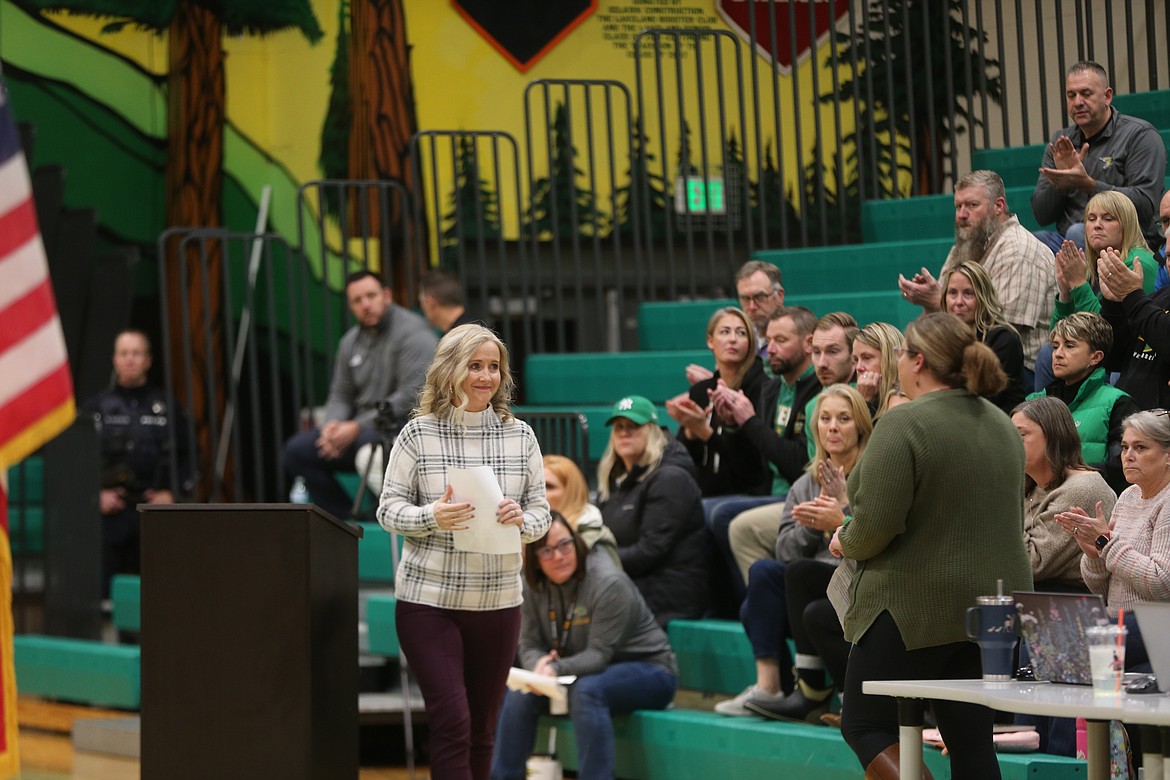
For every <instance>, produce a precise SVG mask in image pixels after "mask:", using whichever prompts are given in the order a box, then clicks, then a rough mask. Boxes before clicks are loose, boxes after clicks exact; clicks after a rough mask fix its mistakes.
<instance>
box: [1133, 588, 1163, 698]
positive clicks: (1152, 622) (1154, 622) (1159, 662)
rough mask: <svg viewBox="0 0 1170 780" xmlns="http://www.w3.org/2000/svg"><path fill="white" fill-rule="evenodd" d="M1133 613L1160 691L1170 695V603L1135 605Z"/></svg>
mask: <svg viewBox="0 0 1170 780" xmlns="http://www.w3.org/2000/svg"><path fill="white" fill-rule="evenodd" d="M1133 611H1134V614H1135V615H1137V622H1138V630H1139V631H1141V632H1142V642H1143V643H1144V644H1145V646H1146V653H1147V654H1149V656H1150V666H1152V667H1153V668H1154V676H1155V677H1156V678H1157V679H1158V690H1159V691H1161V692H1162V693H1170V603H1168V602H1164V601H1161V602H1150V603H1145V604H1134V605H1133Z"/></svg>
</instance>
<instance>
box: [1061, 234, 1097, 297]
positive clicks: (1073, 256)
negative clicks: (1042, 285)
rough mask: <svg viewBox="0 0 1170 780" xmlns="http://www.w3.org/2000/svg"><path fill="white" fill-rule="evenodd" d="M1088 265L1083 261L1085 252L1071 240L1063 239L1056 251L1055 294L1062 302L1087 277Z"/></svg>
mask: <svg viewBox="0 0 1170 780" xmlns="http://www.w3.org/2000/svg"><path fill="white" fill-rule="evenodd" d="M1088 273H1089V267H1088V265H1087V264H1086V262H1085V253H1084V252H1082V251H1081V248H1080V247H1078V246H1077V245H1076V244H1074V243H1073V242H1072V241H1065V242H1064V243H1063V244H1061V245H1060V251H1059V252H1057V253H1056V294H1057V296H1058V297H1059V298H1060V300H1061V301H1062V302H1064V303H1068V300H1069V293H1070V292H1071V291H1072V290H1073V289H1074V288H1076V287H1080V286H1081V285H1082V284H1084V283H1085V281H1086V279H1087V278H1088Z"/></svg>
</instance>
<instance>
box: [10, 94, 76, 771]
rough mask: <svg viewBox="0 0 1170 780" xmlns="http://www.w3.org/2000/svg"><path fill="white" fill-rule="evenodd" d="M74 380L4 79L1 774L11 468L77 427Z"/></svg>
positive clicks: (14, 766)
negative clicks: (65, 430)
mask: <svg viewBox="0 0 1170 780" xmlns="http://www.w3.org/2000/svg"><path fill="white" fill-rule="evenodd" d="M75 416H76V412H75V409H74V404H73V381H72V379H71V378H70V374H69V356H68V355H67V354H66V352H65V337H64V335H63V333H62V332H61V321H60V319H58V317H57V302H56V300H55V299H54V297H53V286H52V283H51V282H50V279H49V266H48V262H47V261H46V258H45V247H44V244H42V243H41V233H40V230H39V229H38V228H37V215H36V210H35V209H34V208H33V199H32V185H31V182H30V180H29V176H28V167H27V166H26V164H25V160H24V154H23V153H22V151H21V148H20V135H19V134H18V133H17V130H16V122H15V121H14V120H13V118H12V112H11V110H9V107H8V90H7V88H6V86H5V84H4V81H3V79H0V777H15V776H16V775H17V774H18V773H19V772H20V751H19V750H18V746H17V731H18V725H17V720H16V667H15V664H14V662H13V646H12V637H13V619H12V552H11V549H10V547H9V544H8V496H7V485H6V479H5V477H6V476H7V473H8V467H9V466H11V465H13V464H15V463H18V462H19V461H21V460H23V459H24V458H25V457H26V456H28V455H29V454H30V453H32V452H33V451H35V450H36V449H37V448H39V447H40V446H41V445H42V444H44V443H45V442H47V441H48V440H49V439H51V438H53V437H54V436H56V435H57V434H58V433H60V432H61V431H62V430H64V429H65V428H66V427H68V426H69V424H70V423H72V422H73V419H74V417H75Z"/></svg>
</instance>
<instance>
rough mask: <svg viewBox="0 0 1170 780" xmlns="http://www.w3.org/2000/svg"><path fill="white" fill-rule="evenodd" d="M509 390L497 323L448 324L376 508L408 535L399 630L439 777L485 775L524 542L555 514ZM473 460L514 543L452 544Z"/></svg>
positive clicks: (514, 623)
mask: <svg viewBox="0 0 1170 780" xmlns="http://www.w3.org/2000/svg"><path fill="white" fill-rule="evenodd" d="M512 389H513V384H512V374H511V372H510V370H509V368H508V348H507V347H506V346H505V345H504V343H503V342H502V341H500V339H499V337H497V336H496V334H495V333H493V332H492V331H490V330H488V329H487V328H485V327H483V326H481V325H461V326H460V327H458V328H455V329H454V330H452V331H450V332H449V333H447V335H446V336H444V337H443V339H442V340H441V341H440V342H439V346H438V348H436V350H435V357H434V359H433V360H432V361H431V365H430V367H429V368H428V369H427V375H426V380H425V382H424V384H423V389H422V391H421V393H420V395H419V402H418V407H417V408H416V409H415V410H414V416H413V418H412V419H411V420H410V421H409V422H408V423H407V424H406V425H405V426H404V427H403V428H402V432H401V433H399V434H398V438H397V439H395V440H394V447H393V449H392V450H391V451H390V459H389V465H388V467H387V469H386V479H385V482H384V484H383V488H382V499H381V503H380V505H379V507H378V521H379V522H380V523H381V524H382V526H383V527H384V528H385V529H386V530H388V531H391V532H393V533H397V534H401V535H402V536H403V537H404V539H405V541H404V543H403V546H402V561H401V564H400V565H399V567H398V570H397V571H396V572H395V588H396V591H395V595H396V596H397V597H398V606H397V611H396V613H395V614H396V619H397V623H398V639H399V641H400V642H401V643H402V649H403V651H404V652H405V653H406V656H407V658H408V659H409V661H410V666H411V669H412V670H413V671H414V675H415V678H416V679H417V680H418V684H419V688H421V689H422V694H423V699H424V700H425V701H426V706H427V719H428V723H429V725H430V756H431V776H432V777H433V778H436V780H439V779H440V778H443V779H446V778H457V779H458V780H465V779H466V778H475V780H484V779H485V778H487V777H488V773H489V772H490V769H491V758H492V739H493V737H494V735H495V730H496V713H497V712H499V708H500V700H501V699H502V698H503V695H504V684H505V681H506V680H507V677H508V669H509V668H510V667H511V665H512V659H513V658H514V657H515V654H516V642H517V639H518V637H519V633H520V601H521V582H520V567H521V556H520V544H521V542H530V541H533V540H535V539H538V538H541V537H543V536H544V535H545V534H546V533H547V532H548V527H549V522H550V517H549V509H548V502H547V501H545V496H544V468H543V466H542V465H541V457H540V447H539V446H538V445H537V443H536V436H535V434H533V432H532V429H531V428H529V427H528V426H527V425H526V424H525V423H523V422H521V421H520V420H517V419H516V418H515V417H513V416H512V412H511V410H510V408H509V403H510V400H511V397H512ZM477 467H478V468H484V467H487V468H489V469H490V470H491V474H492V478H493V479H494V480H495V481H496V482H497V483H498V485H499V488H500V491H501V492H502V493H503V496H504V498H503V499H502V500H501V501H500V502H499V505H498V506H496V507H494V510H495V511H494V514H495V520H496V522H497V523H499V524H501V525H511V526H515V527H516V528H518V529H519V534H518V537H519V538H518V539H517V541H516V544H515V549H514V550H512V551H509V552H506V553H503V554H487V553H482V552H469V551H466V550H461V549H459V547H457V546H456V537H457V536H458V535H459V534H461V533H464V532H466V531H467V530H468V529H469V528H470V527H471V523H472V522H473V520H475V519H476V518H475V515H476V509H477V508H476V507H473V506H472V505H471V504H470V503H468V502H465V501H458V500H456V499H455V498H454V495H453V489H452V487H451V482H450V477H449V472H450V471H451V470H453V469H469V468H477ZM481 509H484V510H487V511H488V512H490V511H491V509H492V508H491V507H482V508H481ZM488 522H490V520H488Z"/></svg>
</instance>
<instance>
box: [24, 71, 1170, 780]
mask: <svg viewBox="0 0 1170 780" xmlns="http://www.w3.org/2000/svg"><path fill="white" fill-rule="evenodd" d="M1114 103H1115V105H1117V107H1118V108H1119V110H1121V111H1122V112H1124V113H1128V114H1133V115H1137V116H1141V117H1143V118H1146V119H1148V120H1149V121H1151V122H1152V123H1153V124H1154V125H1155V126H1156V127H1159V128H1163V129H1162V131H1161V133H1162V137H1163V139H1164V140H1165V141H1166V143H1167V147H1168V148H1170V90H1168V91H1163V92H1155V93H1146V94H1143V95H1134V96H1118V97H1116V98H1115V100H1114ZM1042 153H1043V145H1034V146H1027V147H1016V148H1011V149H987V150H980V151H977V152H975V154H974V156H973V160H972V165H973V168H990V169H992V170H995V171H997V172H999V173H1000V175H1001V176H1003V178H1004V180H1005V183H1006V184H1007V186H1008V205H1009V207H1010V208H1012V209H1013V210H1014V211H1015V212H1016V213H1017V214H1019V216H1020V218H1021V221H1022V222H1023V224H1024V225H1025V226H1026V227H1028V228H1030V229H1038V228H1040V227H1042V226H1040V225H1037V224H1035V220H1034V219H1033V218H1032V215H1031V206H1030V197H1031V190H1032V187H1033V185H1034V184H1035V180H1036V176H1037V171H1036V169H1037V168H1038V166H1039V162H1040V157H1041V155H1042ZM1168 183H1170V178H1168ZM953 213H954V208H953V201H952V197H951V195H949V194H941V195H933V196H925V197H917V198H906V199H901V200H894V201H872V202H868V203H866V204H865V205H864V208H863V214H862V222H863V234H864V237H865V240H866V242H867V243H865V244H860V245H853V246H834V247H823V248H808V249H793V250H764V251H760V252H757V253H756V254H755V257H756V259H760V260H765V261H769V262H772V263H775V264H776V265H777V266H778V267H779V268H780V269H781V270H782V272H783V275H784V285H785V288H786V302H787V303H788V304H790V305H802V306H807V307H808V308H810V309H812V310H813V311H814V312H815V313H816V314H818V315H822V314H825V313H827V312H829V311H839V310H843V311H848V312H850V313H851V314H853V315H854V316H855V318H856V319H857V320H858V322H859V323H860V324H861V325H865V324H868V323H870V322H874V321H884V322H889V323H892V324H894V325H896V326H898V327H903V326H905V324H906V323H907V322H909V321H910V320H911V319H913V318H914V317H915V316H917V314H918V310H917V309H916V308H915V307H913V306H911V305H909V304H908V303H906V302H905V301H904V300H903V299H902V298H901V296H900V295H899V294H898V289H897V284H896V281H897V277H898V274H906V275H910V274H913V273H915V272H917V271H918V269H919V268H921V267H923V266H925V267H926V268H928V269H930V270H931V271H932V272H936V271H937V270H938V268H939V267H940V266H941V264H942V262H943V259H944V258H945V256H946V253H947V251H948V249H949V248H950V246H951V243H952V237H953ZM907 236H913V238H907ZM745 259H746V258H745ZM728 281H729V282H730V281H731V280H728ZM734 304H735V302H734V301H732V300H703V301H681V302H675V303H644V304H642V306H641V307H640V309H639V312H638V334H639V343H640V346H641V349H640V351H637V352H631V353H619V354H613V353H604V354H602V353H593V354H538V355H531V356H529V357H528V359H527V362H526V363H525V365H524V366H522V367H517V374H518V379H519V381H520V382H521V383H522V384H523V385H524V388H525V392H526V395H527V399H528V402H527V404H526V405H525V406H523V407H518V408H517V410H516V411H517V415H518V416H519V417H521V418H523V417H524V416H525V414H531V413H537V412H539V413H553V414H556V413H569V414H572V415H576V414H580V415H583V416H584V418H585V420H586V427H587V429H588V432H589V435H588V442H589V446H588V463H587V464H584V465H585V471H586V476H587V477H588V478H589V479H590V480H592V479H594V478H595V475H594V473H593V471H594V469H595V467H596V463H597V461H598V460H599V459H600V457H601V454H602V452H603V451H604V449H605V445H606V443H607V441H608V431H607V429H606V427H605V421H606V419H607V418H608V416H609V413H610V410H611V409H612V404H613V403H614V402H615V401H616V400H617V399H619V398H621V397H622V396H624V395H628V394H634V393H636V394H639V395H644V396H646V397H648V398H650V399H651V400H652V401H653V402H654V403H655V404H656V405H658V407H659V415H660V421H661V423H662V424H664V425H666V426H667V427H669V428H671V429H674V428H675V424H674V422H673V421H672V420H671V419H670V418H669V416H668V415H667V414H666V412H665V408H664V407H663V404H664V402H665V401H666V399H668V398H670V397H672V396H674V395H676V394H678V393H680V392H682V391H683V390H684V389H685V388H686V379H685V375H684V370H685V368H686V366H687V365H688V364H689V363H699V364H702V365H710V363H711V359H710V354H709V352H708V350H706V349H705V348H704V343H705V328H706V324H707V320H708V318H709V317H710V315H711V313H712V312H713V311H714V310H715V309H716V308H718V307H720V306H725V305H734ZM550 444H551V443H550ZM545 450H546V451H548V452H555V451H556V446H555V445H551V446H548V445H546V446H545ZM564 454H568V455H570V456H573V455H574V453H564ZM576 454H577V456H578V458H580V457H581V456H580V453H576ZM39 467H40V464H39V461H35V460H31V461H29V463H28V464H27V465H26V466H25V468H26V469H32V470H35V469H38V468H39ZM41 482H42V480H41V479H40V478H38V477H37V473H32V472H30V473H29V474H28V475H27V479H14V480H12V481H11V482H10V490H11V494H12V495H11V498H12V501H13V505H14V507H19V508H18V509H17V510H16V512H14V516H13V518H14V519H13V524H14V527H19V525H18V523H20V522H21V521H23V522H24V523H26V527H27V529H28V535H27V536H26V537H21V538H14V539H13V546H14V551H20V550H23V551H26V552H34V553H39V552H40V550H41V549H42V546H41V545H43V542H41V541H40V540H41V533H40V529H41V527H42V525H43V514H44V513H43V507H42V506H41V503H42V501H43V494H42V493H43V491H41V492H38V491H40V485H41ZM26 486H27V487H26ZM363 526H364V530H365V536H364V538H363V540H362V541H361V543H360V546H359V564H358V565H359V579H360V580H361V582H362V584H363V587H364V588H366V590H364V591H363V596H362V599H363V604H364V609H363V615H364V624H365V625H366V626H367V627H368V633H367V639H368V641H367V642H366V643H365V645H364V647H368V651H369V652H370V653H371V654H374V655H379V656H384V657H387V658H396V657H397V655H398V652H399V647H398V639H397V633H396V629H395V599H394V596H393V595H391V593H390V592H389V586H390V585H391V584H392V582H393V564H392V559H391V547H390V540H389V537H388V536H387V535H386V534H385V533H384V532H383V531H382V530H381V528H380V527H379V526H378V525H377V524H376V523H364V524H363ZM140 595H141V594H140V581H139V579H138V578H137V577H119V578H117V579H116V580H115V582H114V585H113V593H112V596H113V599H112V600H113V606H114V613H113V614H114V624H115V627H116V628H118V629H119V630H120V631H122V632H132V633H136V632H139V631H140V630H141V618H140V611H139V602H140ZM669 635H670V639H671V642H672V644H673V646H674V648H675V652H676V654H677V656H678V661H679V667H680V685H681V687H682V688H684V689H688V690H692V691H698V692H703V693H707V694H711V695H713V696H719V697H723V696H730V695H734V694H735V693H737V692H739V691H740V690H741V689H743V688H744V687H745V686H746V685H748V684H750V683H752V682H753V681H754V676H755V672H754V661H753V658H752V654H751V648H750V646H749V644H748V642H747V638H746V636H745V635H744V632H743V629H742V627H741V626H740V625H739V624H738V623H736V622H730V621H719V620H693V621H675V622H674V623H672V624H671V625H670V626H669ZM139 662H140V651H139V648H138V647H137V646H134V645H119V644H112V643H103V642H93V641H84V640H76V639H65V638H59V637H43V636H18V637H17V638H16V666H17V680H18V685H19V688H20V690H21V693H23V694H30V695H36V696H43V697H46V698H54V699H62V700H68V701H76V702H84V703H91V704H98V705H103V706H112V707H123V708H127V709H134V708H136V707H138V705H139V701H140V697H139V683H138V680H139ZM544 725H545V727H546V731H547V728H548V727H549V726H553V725H555V727H556V729H557V749H558V754H559V757H560V758H561V760H562V762H563V763H564V764H565V766H566V768H568V769H575V768H576V766H577V757H576V751H575V746H574V741H573V739H572V724H571V723H570V722H569V721H568V720H567V719H565V718H556V719H553V718H548V719H546V720H545V724H544ZM616 726H617V733H618V764H617V773H618V776H619V777H623V778H631V779H636V780H657V779H658V778H671V779H672V780H676V779H678V778H707V777H714V776H719V775H721V774H724V773H725V772H726V771H727V770H728V768H730V767H734V770H735V772H736V774H737V775H740V776H745V777H754V776H761V777H763V776H781V775H783V774H784V773H785V772H788V771H790V772H799V771H807V770H808V769H812V768H815V771H816V772H817V774H818V776H819V777H820V778H821V780H834V779H835V778H855V777H857V776H858V766H857V762H856V759H855V757H854V756H853V754H852V752H851V751H850V750H849V748H848V747H847V746H846V745H845V743H844V741H843V740H842V739H841V736H840V734H839V732H837V731H836V730H835V729H831V728H826V727H823V726H813V725H806V724H797V723H779V722H770V721H765V720H762V719H756V718H726V717H723V716H720V715H717V714H714V713H711V712H707V711H699V710H686V709H670V710H666V711H662V712H639V713H635V714H633V715H630V716H624V717H621V718H619V719H618V720H617V724H616ZM927 764H928V765H929V766H930V768H931V769H932V771H933V772H934V774H935V777H938V778H947V777H950V769H949V764H948V762H947V760H946V759H945V758H944V757H943V756H941V755H940V754H939V753H938V752H937V751H933V750H928V751H927ZM1000 765H1001V767H1002V770H1003V776H1004V777H1005V778H1006V779H1007V780H1024V778H1029V780H1035V779H1036V778H1053V779H1063V778H1078V777H1082V776H1083V775H1084V772H1085V769H1084V762H1082V761H1076V760H1072V759H1065V758H1059V757H1054V756H1048V755H1044V754H1035V753H1033V754H1021V755H1016V754H1004V755H1001V756H1000Z"/></svg>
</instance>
